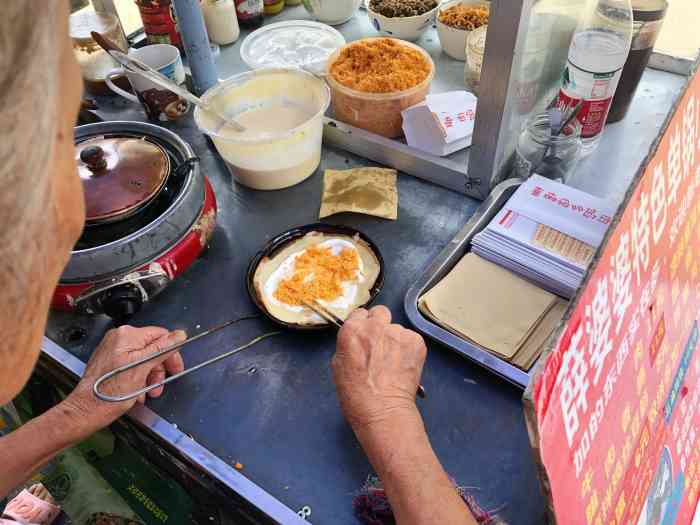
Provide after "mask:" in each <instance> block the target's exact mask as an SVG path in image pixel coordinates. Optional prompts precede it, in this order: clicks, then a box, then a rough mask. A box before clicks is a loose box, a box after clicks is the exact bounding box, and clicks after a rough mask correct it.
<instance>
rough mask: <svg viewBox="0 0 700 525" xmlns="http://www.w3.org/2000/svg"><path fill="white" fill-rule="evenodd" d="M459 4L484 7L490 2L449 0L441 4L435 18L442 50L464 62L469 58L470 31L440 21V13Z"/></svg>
mask: <svg viewBox="0 0 700 525" xmlns="http://www.w3.org/2000/svg"><path fill="white" fill-rule="evenodd" d="M459 4H463V5H473V6H484V7H490V6H489V3H488V2H486V1H484V0H448V1H447V2H443V3H442V4H440V7H439V9H438V12H437V16H436V17H435V20H436V26H437V32H438V37H439V38H440V45H441V46H442V50H443V51H444V52H445V53H446V54H447V55H449V56H451V57H452V58H454V59H456V60H461V61H462V62H464V61H465V60H466V59H467V53H466V48H467V38H468V37H469V33H470V31H467V30H466V29H458V28H456V27H451V26H448V25H447V24H443V23H442V22H440V13H442V12H443V11H445V10H446V9H448V8H450V7H452V6H455V5H459Z"/></svg>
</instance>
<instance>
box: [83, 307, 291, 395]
mask: <svg viewBox="0 0 700 525" xmlns="http://www.w3.org/2000/svg"><path fill="white" fill-rule="evenodd" d="M258 317H259V316H258V315H246V316H243V317H239V318H237V319H231V320H230V321H226V322H225V323H222V324H220V325H217V326H214V327H212V328H209V329H208V330H205V331H204V332H200V333H198V334H197V335H195V336H192V337H190V338H189V339H186V340H184V341H182V342H181V343H177V344H174V345H171V346H168V347H167V348H163V350H160V351H158V352H155V353H153V354H151V355H149V356H146V357H144V358H143V359H139V360H138V361H135V362H133V363H130V364H128V365H124V366H120V367H119V368H115V369H114V370H112V371H111V372H107V373H106V374H105V375H103V376H102V377H100V378H99V379H97V381H95V384H94V385H93V387H92V391H93V392H94V394H95V396H97V397H98V398H99V399H101V400H102V401H108V402H110V403H121V402H122V401H128V400H130V399H135V398H137V397H139V396H141V395H143V394H146V393H148V392H150V391H151V390H154V389H156V388H159V387H161V386H163V385H167V384H168V383H171V382H173V381H175V380H176V379H180V378H181V377H184V376H186V375H187V374H191V373H192V372H196V371H197V370H199V369H200V368H204V367H205V366H209V365H212V364H214V363H217V362H218V361H221V360H222V359H226V358H227V357H231V356H232V355H236V354H237V353H239V352H242V351H243V350H246V349H247V348H250V347H251V346H254V345H256V344H258V343H259V342H261V341H263V340H265V339H268V338H269V337H273V336H275V335H279V334H281V333H282V332H269V333H267V334H263V335H260V336H258V337H256V338H255V339H252V340H250V341H248V342H247V343H245V344H244V345H241V346H238V347H236V348H234V349H232V350H229V351H228V352H225V353H223V354H221V355H218V356H216V357H213V358H211V359H209V360H208V361H204V362H203V363H200V364H198V365H196V366H193V367H192V368H188V369H187V370H183V371H182V372H180V373H179V374H175V375H172V376H170V377H167V378H165V379H164V380H163V381H160V382H158V383H154V384H152V385H149V386H147V387H145V388H142V389H141V390H137V391H135V392H130V393H128V394H124V395H121V396H110V395H107V394H105V393H103V392H100V385H102V383H104V382H105V381H107V380H108V379H111V378H113V377H115V376H118V375H119V374H122V373H124V372H126V371H127V370H131V369H132V368H136V367H137V366H141V365H142V364H144V363H148V362H149V361H153V360H154V359H158V358H159V357H162V356H164V355H166V354H170V353H172V352H174V351H175V350H177V349H179V348H182V347H183V346H185V345H186V344H188V343H192V342H194V341H197V340H198V339H202V338H203V337H206V336H208V335H211V334H213V333H215V332H218V331H220V330H223V329H224V328H226V327H228V326H231V325H233V324H236V323H239V322H241V321H247V320H249V319H257V318H258Z"/></svg>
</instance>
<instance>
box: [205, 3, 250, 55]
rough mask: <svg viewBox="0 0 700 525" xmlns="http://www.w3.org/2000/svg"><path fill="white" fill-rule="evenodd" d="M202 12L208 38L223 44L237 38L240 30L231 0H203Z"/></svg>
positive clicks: (230, 42)
mask: <svg viewBox="0 0 700 525" xmlns="http://www.w3.org/2000/svg"><path fill="white" fill-rule="evenodd" d="M202 14H203V15H204V23H205V25H206V26H207V33H208V34H209V40H211V41H212V42H214V43H215V44H219V45H222V46H223V45H226V44H232V43H233V42H235V41H236V40H237V39H238V36H239V35H240V34H241V31H240V29H239V28H238V18H237V17H236V6H235V5H234V3H233V0H204V1H203V2H202Z"/></svg>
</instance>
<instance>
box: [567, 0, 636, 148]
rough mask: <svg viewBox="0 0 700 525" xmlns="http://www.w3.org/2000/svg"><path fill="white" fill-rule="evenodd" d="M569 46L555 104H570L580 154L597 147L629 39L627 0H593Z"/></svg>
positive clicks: (624, 59)
mask: <svg viewBox="0 0 700 525" xmlns="http://www.w3.org/2000/svg"><path fill="white" fill-rule="evenodd" d="M592 8H593V9H592V10H590V11H589V12H588V13H587V14H586V16H585V17H584V19H583V21H582V22H581V24H579V27H578V29H577V30H576V33H574V37H573V39H572V40H571V45H570V46H569V58H568V61H567V64H566V70H565V71H564V80H563V82H562V87H561V90H560V91H559V97H558V99H557V105H558V106H559V107H560V108H563V109H566V108H573V107H575V106H576V105H577V104H578V103H579V102H582V104H583V105H582V106H581V109H580V111H579V112H578V113H577V115H576V119H577V120H578V123H579V124H580V125H581V140H582V142H583V153H584V155H587V154H590V153H591V152H593V151H594V150H595V149H596V148H597V147H598V143H599V142H600V138H601V135H602V132H603V127H604V126H605V120H606V119H607V117H608V112H609V110H610V105H611V104H612V100H613V97H614V96H615V91H616V89H617V85H618V83H619V81H620V76H621V75H622V68H623V66H624V65H625V61H626V60H627V55H628V54H629V50H630V42H631V41H632V3H631V1H630V0H597V1H595V2H593V4H592Z"/></svg>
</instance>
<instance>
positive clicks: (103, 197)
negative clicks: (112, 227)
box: [75, 136, 170, 223]
mask: <svg viewBox="0 0 700 525" xmlns="http://www.w3.org/2000/svg"><path fill="white" fill-rule="evenodd" d="M75 156H76V162H77V164H78V174H79V175H80V178H81V179H82V182H83V188H84V190H85V211H86V220H87V222H88V223H94V222H104V221H112V220H119V219H122V218H125V217H127V216H129V215H131V214H132V213H135V212H136V211H138V210H139V209H140V208H141V207H142V206H144V205H146V204H147V203H148V202H150V201H151V200H152V199H153V198H154V197H155V196H156V195H157V194H158V192H159V191H160V190H161V189H162V187H163V185H164V184H165V181H166V179H167V178H168V174H169V173H170V159H169V158H168V155H167V154H166V152H165V151H164V150H163V149H162V148H161V147H160V146H158V145H157V144H154V143H153V142H150V141H148V140H146V139H138V138H133V137H109V138H106V137H104V136H99V137H95V138H92V139H89V140H87V141H85V142H81V143H79V144H77V145H76V147H75Z"/></svg>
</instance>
